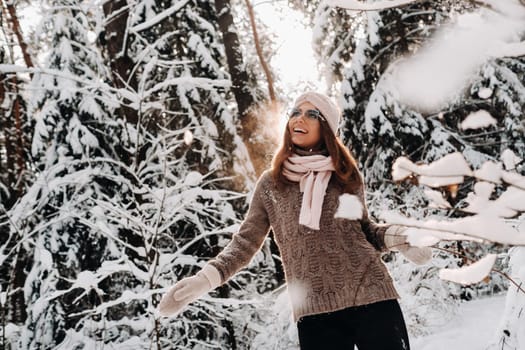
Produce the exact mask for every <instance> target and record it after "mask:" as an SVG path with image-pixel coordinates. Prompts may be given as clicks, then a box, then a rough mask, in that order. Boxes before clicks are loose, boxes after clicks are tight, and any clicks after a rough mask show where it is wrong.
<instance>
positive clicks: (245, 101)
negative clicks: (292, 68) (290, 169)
mask: <svg viewBox="0 0 525 350" xmlns="http://www.w3.org/2000/svg"><path fill="white" fill-rule="evenodd" d="M215 10H216V12H217V20H218V24H219V29H220V31H221V33H222V38H223V42H224V51H225V53H226V61H227V64H228V70H229V72H230V76H231V80H232V92H233V94H234V96H235V101H236V102H237V107H238V110H239V118H240V121H241V126H242V129H241V137H242V139H243V141H244V144H245V145H246V148H247V149H248V153H249V155H250V159H251V161H252V164H253V167H254V168H255V173H256V175H257V177H258V176H259V175H261V174H262V172H263V171H264V170H265V169H266V168H267V167H268V164H269V153H268V152H269V151H270V150H271V149H272V147H271V146H272V145H270V142H268V140H261V137H260V135H259V134H260V127H261V122H260V118H264V117H266V116H264V115H261V113H259V111H258V107H261V106H258V105H257V102H258V101H256V100H255V97H254V96H253V95H252V94H251V92H250V89H249V86H250V85H249V80H250V75H249V74H248V72H247V71H246V70H245V69H244V68H243V67H245V64H244V60H243V56H242V50H241V43H240V41H239V36H238V34H237V32H236V31H235V25H234V23H233V16H232V12H231V3H230V0H216V1H215ZM261 105H262V108H261V109H265V110H270V109H271V110H274V109H275V107H276V106H274V105H272V104H271V103H268V102H267V101H264V102H263V103H261Z"/></svg>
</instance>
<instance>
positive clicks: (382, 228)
mask: <svg viewBox="0 0 525 350" xmlns="http://www.w3.org/2000/svg"><path fill="white" fill-rule="evenodd" d="M359 198H360V199H361V202H362V203H363V217H362V219H361V229H362V230H363V233H364V234H365V236H366V240H367V241H368V242H370V244H372V245H373V246H374V248H376V249H377V250H379V251H381V252H387V251H388V248H387V247H386V245H385V232H386V230H387V229H388V228H389V227H390V225H388V224H378V223H376V222H374V221H372V220H370V217H369V216H368V208H367V206H366V201H365V192H364V185H363V186H362V187H361V188H360V190H359Z"/></svg>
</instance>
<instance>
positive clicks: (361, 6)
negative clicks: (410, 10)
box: [327, 0, 421, 11]
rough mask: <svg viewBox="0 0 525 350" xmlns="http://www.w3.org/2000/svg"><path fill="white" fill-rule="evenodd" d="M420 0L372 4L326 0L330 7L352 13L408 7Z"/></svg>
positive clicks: (387, 1)
mask: <svg viewBox="0 0 525 350" xmlns="http://www.w3.org/2000/svg"><path fill="white" fill-rule="evenodd" d="M419 1H421V0H382V1H381V0H380V1H376V2H373V3H369V2H363V1H357V0H328V1H327V4H328V5H329V6H332V7H341V8H344V9H347V10H353V11H379V10H385V9H390V8H394V7H402V6H406V5H410V4H413V3H416V2H419Z"/></svg>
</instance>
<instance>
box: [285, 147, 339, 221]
mask: <svg viewBox="0 0 525 350" xmlns="http://www.w3.org/2000/svg"><path fill="white" fill-rule="evenodd" d="M334 170H335V168H334V165H333V163H332V157H326V156H323V155H313V156H300V155H297V154H294V155H293V156H291V157H288V159H287V160H285V161H284V168H283V175H284V176H285V177H286V178H287V179H288V180H290V181H294V182H299V188H300V190H301V192H303V203H302V204H301V214H300V215H299V224H301V225H305V226H308V227H310V228H311V229H314V230H319V221H320V220H321V210H322V208H323V201H324V196H325V194H326V188H327V187H328V182H329V181H330V176H332V171H334Z"/></svg>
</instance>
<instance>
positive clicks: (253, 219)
mask: <svg viewBox="0 0 525 350" xmlns="http://www.w3.org/2000/svg"><path fill="white" fill-rule="evenodd" d="M339 118H340V111H339V109H338V107H337V106H336V105H335V104H334V103H333V101H331V100H330V98H329V97H327V96H325V95H323V94H320V93H316V92H307V93H305V94H303V95H301V96H300V97H299V98H297V100H296V101H295V104H294V108H293V109H292V111H291V113H290V114H289V120H288V124H287V128H286V130H285V132H284V142H283V144H282V146H281V148H280V149H279V150H278V152H277V154H276V155H275V157H274V159H273V164H272V169H271V170H269V171H266V172H265V173H264V174H263V175H262V176H261V178H260V179H259V181H258V182H257V185H256V188H255V191H254V194H253V198H252V200H251V203H250V209H249V211H248V214H247V216H246V218H245V220H244V222H243V223H242V225H241V227H240V229H239V232H238V233H237V234H235V235H234V236H233V238H232V241H231V242H230V243H229V244H228V245H227V246H226V247H225V248H224V250H223V251H222V252H221V253H220V254H219V255H218V256H217V257H216V258H215V259H213V260H211V261H210V262H209V263H208V264H207V265H205V267H204V268H203V269H202V270H201V271H199V272H198V273H197V274H196V275H195V276H193V277H189V278H185V279H183V280H181V281H179V282H178V283H177V284H175V286H174V287H173V288H172V289H171V290H170V291H168V292H167V293H166V294H165V295H164V297H163V298H162V300H161V303H160V305H159V309H160V312H161V314H163V315H166V316H167V315H173V314H176V313H178V312H180V311H181V310H182V309H183V308H184V307H185V306H186V305H187V304H189V303H190V302H192V301H194V300H195V299H197V298H199V297H200V296H202V295H204V294H206V293H207V292H208V291H210V290H211V289H214V288H216V287H218V286H219V285H221V284H223V283H225V282H226V281H228V279H229V278H230V277H231V276H233V275H234V274H235V273H236V272H237V271H238V270H240V269H241V268H242V267H244V266H246V265H247V264H248V263H249V262H250V260H251V258H252V257H253V256H254V255H255V253H256V252H257V251H258V250H259V249H260V247H261V245H262V243H263V241H264V239H265V237H266V235H267V233H268V231H269V229H270V228H272V229H273V231H274V235H275V240H276V242H277V244H278V246H279V249H280V252H281V255H282V261H283V266H284V270H285V276H286V281H287V286H288V290H289V294H290V299H291V304H292V310H293V316H294V321H297V327H298V333H299V343H300V346H301V349H303V350H304V349H354V345H357V347H358V349H359V350H390V349H391V350H397V349H409V341H408V336H407V331H406V327H405V323H404V320H403V315H402V313H401V310H400V308H399V304H398V302H397V298H398V297H399V296H398V294H397V292H396V290H395V288H394V286H393V283H392V279H391V277H390V276H389V274H388V271H387V269H386V267H385V265H384V264H383V263H382V261H381V259H380V255H381V253H383V252H386V251H388V250H389V249H393V248H396V249H397V250H399V251H401V252H402V253H403V254H404V255H405V256H406V257H407V258H409V259H410V260H412V261H413V262H415V263H418V264H420V263H425V262H426V261H428V260H429V259H430V258H431V251H430V249H429V248H416V247H411V246H409V245H408V244H407V243H406V240H405V237H404V236H402V233H403V230H404V228H403V227H400V226H394V225H391V226H387V225H378V224H376V223H374V222H372V221H370V220H369V218H368V213H367V210H366V205H365V202H364V190H363V180H362V177H361V175H360V173H359V171H358V168H357V165H356V161H355V160H354V158H353V157H352V156H351V154H350V152H349V150H348V149H347V148H346V147H345V146H344V145H343V144H342V142H341V141H340V139H339V138H338V137H337V136H336V135H337V129H338V124H339ZM342 198H346V199H350V201H347V202H346V204H345V206H344V207H341V208H340V206H341V205H340V203H342V202H343V200H342ZM346 199H345V200H346ZM348 203H349V204H348ZM345 210H347V212H349V213H350V212H351V214H348V215H344V211H345ZM341 212H343V214H341Z"/></svg>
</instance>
